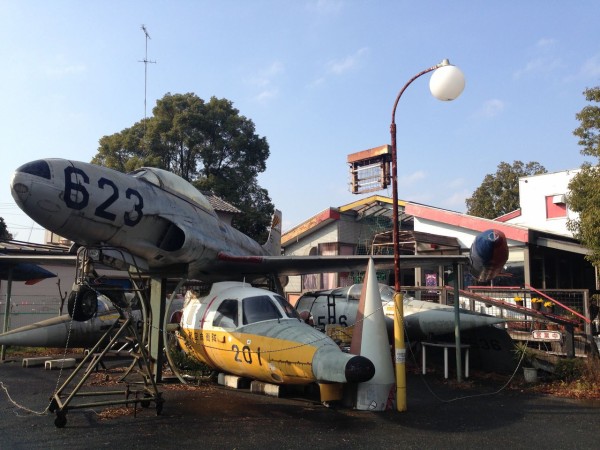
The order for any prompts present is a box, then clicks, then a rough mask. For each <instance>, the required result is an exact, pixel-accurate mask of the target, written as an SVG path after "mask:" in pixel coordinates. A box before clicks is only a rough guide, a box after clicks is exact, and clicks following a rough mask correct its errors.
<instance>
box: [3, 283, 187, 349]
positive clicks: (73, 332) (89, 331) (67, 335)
mask: <svg viewBox="0 0 600 450" xmlns="http://www.w3.org/2000/svg"><path fill="white" fill-rule="evenodd" d="M126 295H129V294H126ZM97 302H98V306H97V313H96V314H95V315H94V316H93V317H92V318H90V319H88V320H85V321H77V320H73V318H72V317H71V316H70V315H69V314H61V315H59V316H56V317H51V318H49V319H45V320H41V321H39V322H36V323H34V324H31V325H25V326H22V327H19V328H15V329H14V330H10V331H7V332H5V333H2V334H0V345H6V346H17V347H51V348H65V347H69V348H89V347H92V346H93V345H95V344H96V343H97V342H98V340H99V339H101V338H102V337H103V336H104V333H105V332H106V331H107V330H108V329H109V328H112V327H113V324H114V323H115V321H117V320H118V319H119V312H118V311H117V309H116V308H115V306H114V305H113V303H112V301H111V300H110V299H109V298H108V297H106V296H104V295H102V294H98V295H97ZM169 305H170V307H169V310H168V311H167V314H168V315H169V317H171V316H172V315H174V314H176V313H177V312H180V311H181V308H182V307H183V298H180V297H176V298H174V300H173V301H172V302H171V303H170V304H169ZM132 315H133V318H134V320H135V321H136V322H138V328H141V323H139V322H141V321H142V320H143V316H142V311H141V310H140V309H133V310H132Z"/></svg>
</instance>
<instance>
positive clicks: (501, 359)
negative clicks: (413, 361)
mask: <svg viewBox="0 0 600 450" xmlns="http://www.w3.org/2000/svg"><path fill="white" fill-rule="evenodd" d="M361 291H362V284H355V285H352V286H347V287H340V288H336V289H326V290H320V291H314V292H306V293H304V294H303V295H302V296H301V297H300V298H299V299H298V301H297V302H296V309H297V310H298V312H299V314H300V316H301V317H303V318H304V319H305V320H307V321H308V322H310V323H312V324H313V325H314V326H315V327H316V328H317V329H320V330H323V331H324V330H325V327H326V325H328V324H334V325H340V326H342V327H351V326H353V325H354V323H355V320H356V317H357V311H358V304H359V300H360V295H361ZM379 291H380V295H381V302H382V304H381V306H382V308H383V311H384V313H385V325H386V328H387V332H388V337H389V340H390V342H392V341H393V338H394V323H393V318H394V303H393V302H394V290H393V289H392V288H391V287H390V286H386V285H384V284H380V285H379ZM459 311H460V313H459V314H460V320H459V322H460V330H461V340H462V342H463V343H467V344H469V345H471V355H472V358H471V359H472V365H473V366H474V367H480V368H481V369H484V370H490V371H496V372H510V371H511V370H513V369H514V361H513V355H512V352H511V351H512V349H513V344H512V340H511V338H510V336H509V334H508V333H507V331H506V330H505V329H504V328H502V327H498V326H495V325H498V324H501V323H503V322H505V319H502V318H500V317H495V316H490V315H486V314H480V313H476V312H473V311H469V310H466V309H462V308H461V309H460V310H459ZM403 312H404V331H405V336H406V341H407V343H408V344H409V345H412V344H417V343H419V342H421V341H442V342H452V341H453V340H454V332H455V315H454V314H455V311H454V307H452V306H447V305H440V304H438V303H433V302H427V301H422V300H416V299H414V298H412V297H408V296H405V297H404V311H403ZM335 331H337V332H339V333H341V334H337V337H340V336H342V337H344V338H345V339H346V340H348V339H349V338H350V337H351V332H347V333H345V332H344V329H343V328H342V329H341V330H335ZM340 340H342V341H343V339H340Z"/></svg>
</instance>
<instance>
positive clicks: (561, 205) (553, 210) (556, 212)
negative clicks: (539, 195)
mask: <svg viewBox="0 0 600 450" xmlns="http://www.w3.org/2000/svg"><path fill="white" fill-rule="evenodd" d="M557 217H567V204H566V203H565V196H564V195H547V196H546V219H555V218H557Z"/></svg>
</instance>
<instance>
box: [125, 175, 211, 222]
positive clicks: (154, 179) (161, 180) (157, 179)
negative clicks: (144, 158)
mask: <svg viewBox="0 0 600 450" xmlns="http://www.w3.org/2000/svg"><path fill="white" fill-rule="evenodd" d="M131 175H133V176H134V177H136V178H140V179H142V180H145V181H147V182H148V183H151V184H153V185H155V186H158V187H159V188H161V189H165V190H167V191H170V192H173V193H175V194H178V195H179V196H181V197H184V198H186V199H187V200H189V201H191V202H192V203H196V204H197V205H198V206H201V207H202V208H204V209H206V210H208V211H212V210H213V208H212V206H210V203H209V202H208V200H207V199H206V197H205V196H204V195H202V193H201V192H200V191H199V190H198V189H196V188H195V187H194V186H192V185H191V184H190V183H188V182H187V181H185V180H184V179H183V178H181V177H180V176H178V175H175V174H174V173H172V172H169V171H167V170H163V169H158V168H156V167H142V168H141V169H138V170H135V171H133V172H132V173H131Z"/></svg>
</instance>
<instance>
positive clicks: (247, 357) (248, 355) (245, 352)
mask: <svg viewBox="0 0 600 450" xmlns="http://www.w3.org/2000/svg"><path fill="white" fill-rule="evenodd" d="M231 351H232V352H234V356H233V359H234V360H235V361H236V362H240V363H241V362H246V363H248V364H252V350H250V347H248V346H247V345H244V346H243V347H242V349H241V350H240V348H239V347H238V346H237V344H233V345H232V346H231ZM240 353H241V354H242V357H243V358H244V359H243V360H242V359H241V358H240ZM255 353H256V356H257V357H258V365H259V366H262V359H261V357H260V347H258V348H257V349H256V352H255Z"/></svg>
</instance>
